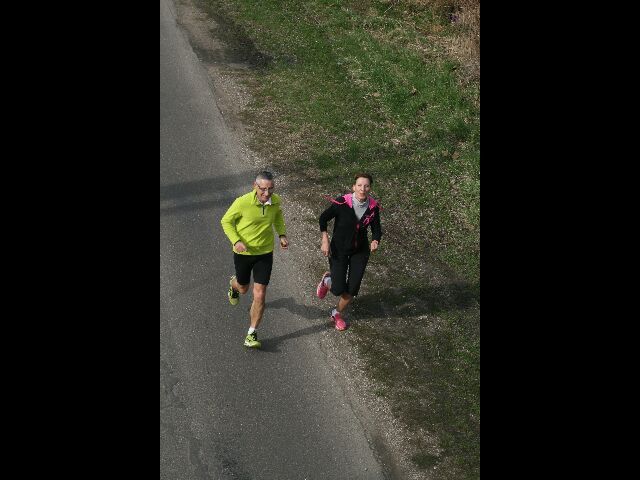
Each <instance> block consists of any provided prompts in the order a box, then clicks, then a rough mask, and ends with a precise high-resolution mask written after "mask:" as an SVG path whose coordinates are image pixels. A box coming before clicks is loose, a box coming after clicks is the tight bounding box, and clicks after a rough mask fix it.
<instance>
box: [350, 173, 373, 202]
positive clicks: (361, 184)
mask: <svg viewBox="0 0 640 480" xmlns="http://www.w3.org/2000/svg"><path fill="white" fill-rule="evenodd" d="M369 190H371V185H370V184H369V179H368V178H366V177H358V178H356V183H355V184H354V185H353V191H354V193H355V194H356V198H357V199H358V200H360V201H361V202H362V201H364V200H366V199H367V197H368V196H369Z"/></svg>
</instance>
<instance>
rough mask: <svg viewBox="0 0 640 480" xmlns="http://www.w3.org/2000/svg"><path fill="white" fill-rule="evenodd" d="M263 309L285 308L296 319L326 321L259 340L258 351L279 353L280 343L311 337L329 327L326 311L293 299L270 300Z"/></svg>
mask: <svg viewBox="0 0 640 480" xmlns="http://www.w3.org/2000/svg"><path fill="white" fill-rule="evenodd" d="M265 307H266V308H267V310H272V309H279V308H286V309H287V310H288V311H289V312H291V313H292V314H294V315H296V316H298V317H302V318H306V319H307V320H320V319H323V320H326V321H323V322H322V323H319V324H316V325H311V326H309V327H305V328H301V329H300V330H296V331H294V332H290V333H287V334H285V335H280V336H278V337H271V338H265V339H260V342H261V343H262V347H261V348H260V350H262V351H265V352H270V353H274V352H279V351H280V349H279V345H280V344H281V343H282V342H284V341H286V340H291V339H293V338H299V337H304V336H305V335H313V334H316V333H319V332H322V331H323V330H326V329H327V328H329V327H330V326H331V322H329V314H328V312H327V310H324V309H322V308H318V307H314V306H310V305H300V304H299V303H297V302H296V301H295V300H294V299H293V297H288V298H278V299H277V300H272V301H270V302H267V303H266V305H265Z"/></svg>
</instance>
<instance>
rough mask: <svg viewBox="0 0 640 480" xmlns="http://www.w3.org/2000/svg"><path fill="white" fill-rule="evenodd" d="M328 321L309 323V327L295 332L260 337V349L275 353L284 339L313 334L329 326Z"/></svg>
mask: <svg viewBox="0 0 640 480" xmlns="http://www.w3.org/2000/svg"><path fill="white" fill-rule="evenodd" d="M329 323H330V322H328V321H327V322H323V323H321V324H318V325H311V326H310V327H305V328H301V329H300V330H296V331H295V332H290V333H287V334H285V335H280V336H278V337H270V338H265V339H262V338H261V339H260V343H262V346H261V347H260V350H261V351H263V352H269V353H276V352H279V351H280V348H279V346H280V344H281V343H282V342H284V341H287V340H291V339H293V338H299V337H304V336H305V335H314V334H316V333H320V332H322V331H324V330H327V328H329Z"/></svg>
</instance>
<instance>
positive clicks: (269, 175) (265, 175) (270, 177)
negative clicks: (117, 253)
mask: <svg viewBox="0 0 640 480" xmlns="http://www.w3.org/2000/svg"><path fill="white" fill-rule="evenodd" d="M258 180H270V181H273V174H272V173H271V172H267V171H266V170H263V171H261V172H260V173H259V174H258V176H257V177H256V183H257V182H258Z"/></svg>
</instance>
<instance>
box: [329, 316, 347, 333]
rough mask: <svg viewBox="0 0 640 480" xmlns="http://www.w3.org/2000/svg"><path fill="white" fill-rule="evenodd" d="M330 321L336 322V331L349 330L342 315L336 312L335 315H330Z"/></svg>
mask: <svg viewBox="0 0 640 480" xmlns="http://www.w3.org/2000/svg"><path fill="white" fill-rule="evenodd" d="M331 320H333V321H334V322H336V330H346V329H347V328H349V325H347V322H345V321H344V319H343V318H342V315H340V312H336V314H335V315H331Z"/></svg>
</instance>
